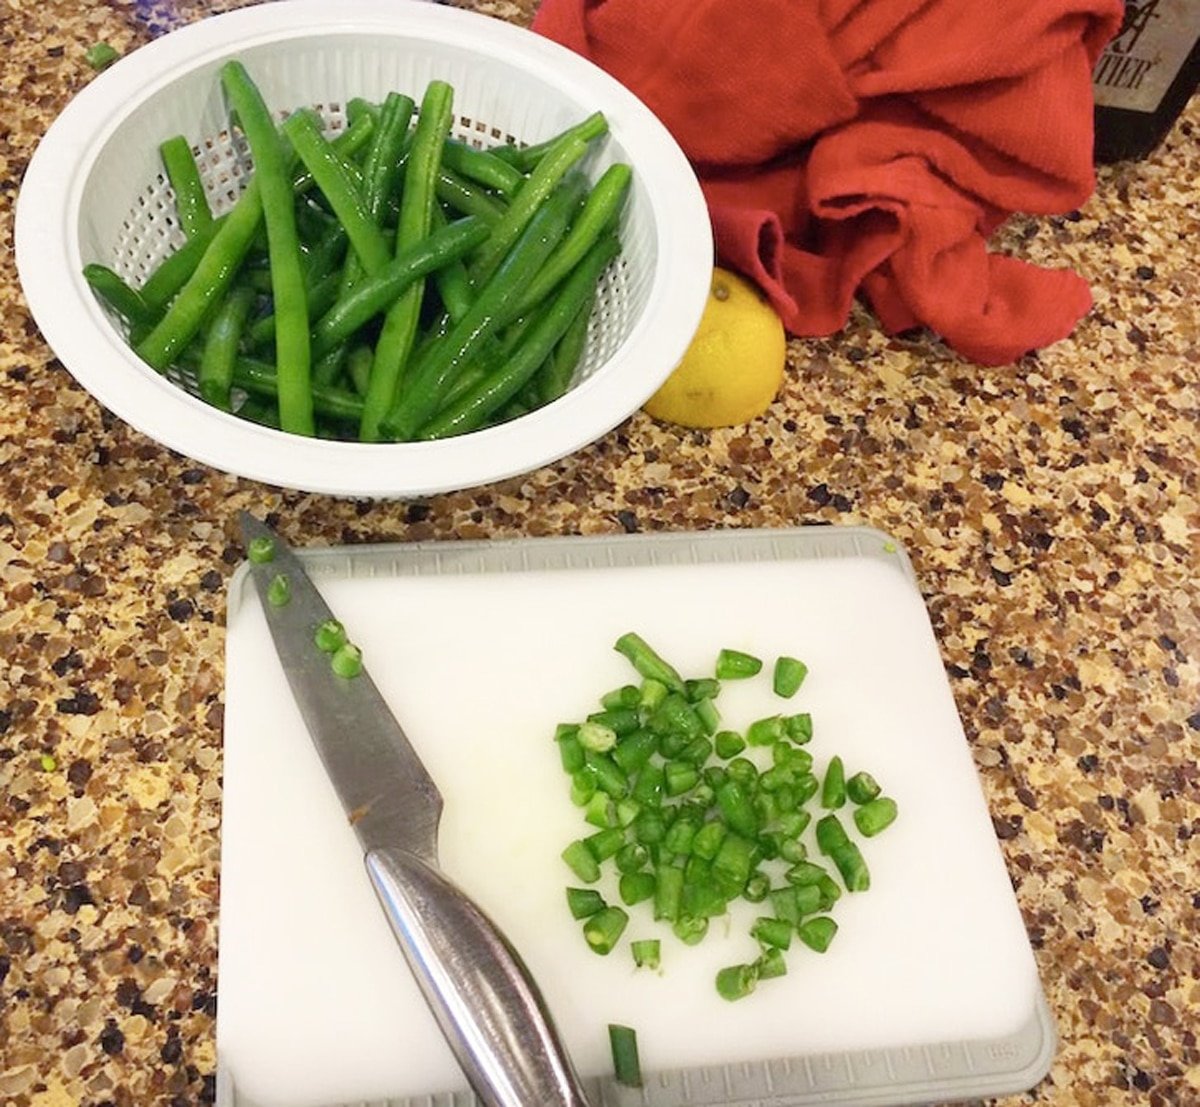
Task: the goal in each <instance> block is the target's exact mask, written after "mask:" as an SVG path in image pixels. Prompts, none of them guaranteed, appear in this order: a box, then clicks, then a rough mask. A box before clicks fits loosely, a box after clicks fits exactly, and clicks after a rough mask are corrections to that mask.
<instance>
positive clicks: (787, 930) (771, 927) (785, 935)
mask: <svg viewBox="0 0 1200 1107" xmlns="http://www.w3.org/2000/svg"><path fill="white" fill-rule="evenodd" d="M750 937H751V938H753V939H755V941H758V942H761V943H762V944H763V945H764V946H774V947H775V948H776V949H788V948H789V947H790V946H791V944H792V924H791V923H790V922H787V921H786V920H784V919H773V918H770V917H768V916H760V917H759V918H757V919H755V920H754V925H753V926H751V927H750Z"/></svg>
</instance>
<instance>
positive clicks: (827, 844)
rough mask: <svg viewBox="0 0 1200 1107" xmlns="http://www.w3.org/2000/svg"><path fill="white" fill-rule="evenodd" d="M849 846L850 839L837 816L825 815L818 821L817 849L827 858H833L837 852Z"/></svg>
mask: <svg viewBox="0 0 1200 1107" xmlns="http://www.w3.org/2000/svg"><path fill="white" fill-rule="evenodd" d="M848 845H850V838H849V836H848V835H847V834H846V829H845V827H843V826H842V824H841V822H839V820H838V817H837V816H836V815H825V816H823V817H822V818H820V819H818V820H817V848H818V849H819V850H820V851H821V852H822V853H823V854H825V856H826V857H832V856H833V854H834V853H835V852H836V851H837V850H839V849H842V848H843V847H845V846H848Z"/></svg>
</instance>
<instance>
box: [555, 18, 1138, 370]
mask: <svg viewBox="0 0 1200 1107" xmlns="http://www.w3.org/2000/svg"><path fill="white" fill-rule="evenodd" d="M1122 11H1123V5H1122V2H1121V0H1035V2H1028V0H1011V2H1009V0H748V2H742V3H730V2H729V0H543V2H542V4H541V7H540V8H539V10H538V12H537V15H536V17H535V19H534V23H533V29H534V30H535V31H537V32H539V33H541V34H543V35H545V36H547V37H549V38H551V39H554V40H556V41H558V42H560V43H562V44H564V45H566V46H568V47H570V48H571V49H572V50H575V51H576V52H578V53H580V54H582V55H584V56H585V57H588V58H590V59H591V60H592V61H594V62H595V63H596V64H598V65H599V66H600V67H601V68H603V69H605V70H607V71H608V72H609V73H611V74H612V75H613V76H614V77H616V78H617V79H618V80H619V81H621V82H622V83H623V84H624V85H626V86H627V87H628V88H630V89H631V90H632V91H633V92H634V93H636V94H637V95H638V96H639V97H640V98H641V99H642V100H643V101H644V102H645V103H646V104H647V105H648V106H649V107H650V109H651V110H652V111H654V112H655V114H657V115H658V117H659V118H660V119H661V120H662V121H663V123H664V124H665V125H666V127H667V128H668V130H670V131H671V133H672V134H673V135H674V136H675V138H676V140H677V141H678V142H679V144H680V146H681V147H682V148H683V150H684V153H685V154H687V156H688V158H689V159H690V160H691V162H692V164H693V165H694V166H695V168H696V171H697V175H698V176H699V178H700V182H701V186H702V187H703V189H704V193H705V196H706V198H707V200H708V205H709V212H710V214H711V217H712V223H713V230H714V233H715V237H716V243H717V253H718V259H719V260H720V262H721V264H723V265H726V266H728V267H730V268H733V269H736V270H739V271H741V272H742V273H744V274H745V275H746V276H748V277H750V278H751V279H753V280H754V281H756V282H757V283H758V284H759V286H760V287H761V288H762V289H763V291H764V292H765V293H766V295H767V296H768V297H769V299H770V301H771V303H772V304H773V305H774V306H775V308H776V310H777V311H778V312H779V314H780V316H781V317H782V319H783V322H784V325H785V326H786V328H787V329H788V330H789V331H790V332H791V333H793V334H796V335H802V336H818V335H829V334H833V333H835V332H837V331H838V330H840V329H841V328H842V327H843V326H844V325H845V323H846V320H847V317H848V315H849V313H850V310H851V307H852V304H853V301H854V297H855V296H856V295H862V296H863V297H864V298H865V299H866V300H867V301H868V302H869V304H870V306H871V308H872V309H873V310H874V312H875V314H876V316H877V317H878V319H879V321H880V323H881V324H882V326H883V327H884V329H885V330H887V331H889V332H892V333H895V332H898V331H903V330H907V329H910V328H913V327H918V326H924V327H928V328H930V329H931V330H933V331H934V332H936V333H937V334H938V335H940V336H941V337H942V339H943V340H944V341H945V342H946V343H948V344H949V345H950V346H951V347H953V348H954V349H955V350H956V351H958V352H959V353H960V354H962V355H963V356H964V357H966V358H969V359H971V360H974V361H976V362H979V363H982V364H989V365H1002V364H1006V363H1008V362H1011V361H1013V360H1015V359H1016V358H1018V357H1020V356H1021V355H1022V354H1024V353H1027V352H1028V351H1030V350H1033V349H1037V348H1039V347H1042V346H1045V345H1048V344H1049V343H1051V342H1055V341H1057V340H1058V339H1061V338H1064V337H1065V336H1067V335H1068V334H1070V332H1071V330H1072V329H1073V328H1074V326H1075V324H1076V323H1077V322H1078V321H1079V319H1080V318H1081V317H1082V316H1083V315H1085V314H1086V313H1087V311H1088V310H1089V309H1090V307H1091V304H1092V298H1091V293H1090V291H1089V289H1088V286H1087V283H1086V282H1085V281H1084V280H1083V279H1082V278H1081V277H1080V276H1078V275H1076V274H1075V273H1073V272H1070V271H1068V270H1066V269H1061V268H1053V269H1046V268H1039V267H1037V266H1034V265H1031V264H1029V263H1026V262H1023V261H1020V260H1017V259H1015V258H1011V257H1006V256H1001V255H998V254H995V253H991V252H989V250H988V248H987V239H988V237H989V236H990V235H991V233H992V232H993V231H994V230H995V229H996V228H997V227H998V226H999V225H1000V224H1001V223H1002V222H1004V220H1005V219H1006V218H1007V217H1008V216H1009V215H1010V214H1012V213H1014V212H1018V211H1020V212H1026V213H1030V214H1052V213H1057V212H1067V211H1070V210H1072V209H1073V208H1076V207H1078V206H1079V205H1080V204H1082V203H1083V201H1084V200H1085V199H1086V198H1087V197H1088V196H1089V195H1090V193H1091V191H1092V189H1093V187H1094V184H1095V178H1094V170H1093V163H1092V113H1093V100H1092V85H1091V70H1092V66H1093V64H1094V62H1095V60H1096V58H1097V57H1098V56H1099V54H1100V51H1101V50H1102V48H1103V46H1104V44H1105V43H1106V42H1107V41H1108V39H1109V38H1111V37H1112V35H1113V34H1114V33H1115V32H1116V31H1117V30H1118V28H1119V26H1120V22H1121V16H1122Z"/></svg>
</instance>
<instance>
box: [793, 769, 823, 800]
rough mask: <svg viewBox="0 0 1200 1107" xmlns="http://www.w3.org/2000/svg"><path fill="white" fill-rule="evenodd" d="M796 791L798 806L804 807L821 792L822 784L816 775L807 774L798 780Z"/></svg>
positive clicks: (795, 786)
mask: <svg viewBox="0 0 1200 1107" xmlns="http://www.w3.org/2000/svg"><path fill="white" fill-rule="evenodd" d="M793 787H794V788H795V791H796V804H797V806H799V807H803V806H804V804H806V803H808V801H809V800H810V799H812V798H813V796H815V795H816V794H817V793H818V792H819V791H820V790H821V782H820V781H819V780H817V777H816V774H815V773H805V774H804V775H803V776H800V777H797V778H796V783H795V784H794V785H793Z"/></svg>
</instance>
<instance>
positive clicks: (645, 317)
mask: <svg viewBox="0 0 1200 1107" xmlns="http://www.w3.org/2000/svg"><path fill="white" fill-rule="evenodd" d="M364 32H367V33H370V34H374V35H378V34H385V35H394V36H396V37H400V38H424V39H429V40H432V41H436V42H440V43H447V44H453V45H458V46H463V47H467V48H479V49H484V50H486V51H487V52H488V53H489V54H490V55H491V56H493V57H495V58H498V59H500V60H503V61H506V62H509V63H510V64H513V65H517V66H522V67H525V66H532V67H533V69H534V71H535V72H539V73H546V72H547V71H549V72H550V73H552V74H553V80H554V81H555V82H556V83H557V84H559V85H561V86H562V87H564V88H565V89H567V90H568V91H570V92H571V93H572V94H573V95H576V96H577V97H579V98H580V99H581V100H582V102H585V103H586V102H593V103H595V104H596V105H597V106H599V107H602V109H603V110H604V112H605V114H606V116H607V117H608V119H609V124H610V127H611V129H612V133H613V134H614V135H619V138H620V142H621V144H622V146H623V147H624V149H625V151H626V155H627V156H628V160H629V161H630V162H631V163H632V165H633V167H634V172H635V173H637V172H638V169H639V165H641V166H649V165H653V166H654V170H655V171H654V172H653V173H643V174H641V184H642V186H643V187H644V188H645V190H646V194H647V197H648V199H649V202H650V203H651V205H652V207H653V210H654V218H655V221H656V228H657V231H658V240H657V247H658V257H657V262H656V266H657V271H656V273H655V276H654V279H653V280H652V282H651V296H650V299H649V301H648V302H647V304H646V306H645V308H644V310H643V312H642V315H641V318H640V319H639V320H638V322H637V323H636V324H635V326H634V328H633V330H632V331H631V333H630V334H629V335H628V336H627V338H626V339H625V341H624V342H623V343H622V344H621V346H620V347H619V348H618V349H617V350H616V351H615V353H614V354H613V356H612V358H610V359H609V361H608V362H607V363H606V365H605V368H604V372H603V373H598V374H596V375H593V376H592V377H590V378H589V379H587V380H585V381H583V382H582V383H581V384H580V385H579V386H577V387H576V388H574V389H572V390H571V391H570V392H568V393H567V394H566V395H565V396H563V397H561V398H560V399H558V400H557V401H555V402H554V403H553V404H550V405H548V406H547V407H544V408H541V409H539V410H536V411H534V412H531V413H529V414H528V415H525V416H523V417H521V418H520V419H516V420H513V421H511V422H509V423H505V424H501V425H499V426H496V427H492V428H488V429H486V430H482V431H477V432H474V433H472V434H469V435H463V436H460V437H456V438H450V439H446V440H443V441H438V442H422V443H387V444H371V443H355V442H333V441H328V440H323V439H315V438H303V437H300V436H296V435H288V434H284V433H282V432H280V431H276V430H272V429H269V428H265V427H261V426H258V425H256V424H254V423H251V422H249V421H246V420H242V419H238V418H236V417H235V416H231V415H228V414H226V413H224V412H221V411H218V410H217V409H215V408H212V407H209V406H208V405H206V404H204V403H203V402H202V401H200V400H198V399H196V398H194V397H192V396H190V395H189V394H188V393H187V392H185V391H184V390H183V389H182V388H179V387H178V386H176V385H174V384H173V383H172V382H170V381H169V380H167V379H166V378H164V377H162V376H160V375H158V374H156V373H154V372H153V371H152V370H150V369H149V367H148V366H146V365H145V364H144V363H143V362H142V361H141V360H140V359H139V358H138V357H137V356H136V355H135V354H134V353H133V351H132V350H131V349H129V347H128V346H127V345H125V343H124V342H122V341H121V340H120V338H119V336H117V335H116V334H115V332H114V331H113V330H112V327H111V325H109V324H108V322H107V320H106V318H105V316H104V314H103V312H102V310H101V309H100V307H99V305H98V303H97V301H96V299H95V296H94V295H93V294H92V292H91V290H90V288H89V287H88V285H87V283H86V281H84V279H83V277H82V274H81V270H82V266H83V264H84V259H82V258H81V257H80V256H79V247H78V243H77V242H76V239H75V228H76V227H77V226H78V224H79V216H80V205H81V202H82V182H83V181H84V180H85V179H86V177H87V170H86V169H83V170H81V164H82V163H81V157H80V155H81V151H82V152H84V153H85V154H86V156H87V157H88V160H89V163H90V160H91V158H92V157H94V155H95V152H96V151H97V150H98V149H99V147H100V145H101V144H102V141H103V137H104V135H105V134H106V133H108V132H110V131H111V129H112V127H115V126H116V125H117V124H118V123H119V122H120V120H121V119H123V118H124V117H125V116H126V115H127V114H128V111H129V110H130V109H131V108H132V107H134V106H136V104H137V103H139V102H140V101H141V99H142V98H143V97H144V95H145V93H146V91H147V89H148V87H154V86H158V85H159V84H161V83H163V82H166V81H169V80H174V79H175V78H176V77H178V76H180V75H181V74H182V72H184V71H186V70H189V69H192V68H195V67H196V66H198V65H202V64H204V63H205V62H206V61H208V60H211V59H212V58H214V57H217V56H221V55H224V54H232V53H234V52H235V51H243V50H248V49H250V48H253V47H256V46H261V45H264V44H268V43H270V42H273V41H283V40H286V39H289V38H305V37H310V36H312V35H314V34H321V35H335V34H362V33H364ZM15 243H16V251H15V253H16V263H17V271H18V276H19V278H20V282H21V286H22V289H23V291H24V294H25V297H26V301H27V303H28V305H29V308H30V311H31V313H32V315H33V318H34V320H35V321H36V323H37V325H38V327H39V328H40V330H41V331H42V334H43V336H44V337H45V339H46V341H47V342H48V344H49V345H50V347H51V349H52V350H53V351H54V352H55V354H56V356H57V357H58V358H59V359H60V361H61V362H62V363H63V365H64V366H66V368H67V369H68V371H69V372H70V373H71V374H72V376H73V377H75V379H76V380H77V381H78V382H79V383H80V384H81V385H82V386H83V387H84V388H85V389H86V390H87V391H88V392H89V393H91V394H92V396H94V397H95V398H96V399H97V400H98V401H99V402H100V403H101V404H102V405H104V406H105V407H106V408H108V409H109V410H110V411H111V412H112V413H113V414H115V415H117V416H118V417H119V418H121V419H122V420H123V421H124V422H126V423H128V424H129V425H130V426H132V427H134V428H135V429H137V430H139V431H141V432H142V433H144V434H146V435H147V436H148V437H151V438H153V439H155V440H156V441H158V442H159V443H161V444H162V445H164V446H166V447H168V448H169V449H172V450H175V451H177V452H178V453H180V454H182V455H184V456H186V457H188V458H191V459H193V460H195V461H198V462H201V463H203V464H207V465H211V466H212V467H214V468H216V469H219V470H221V471H224V472H228V473H232V474H234V475H237V476H242V477H246V478H249V479H253V480H258V481H262V482H264V483H267V484H271V485H275V486H280V487H284V488H291V489H296V490H300V491H306V492H315V493H325V494H330V495H336V496H346V497H356V498H364V499H370V498H410V497H416V496H422V495H431V494H435V493H439V492H448V491H455V490H463V489H468V488H473V487H477V486H479V485H483V484H488V483H491V482H493V481H497V480H502V479H505V478H508V477H512V476H516V475H520V474H524V473H528V472H531V471H533V470H535V469H537V468H539V467H541V466H543V465H548V464H550V463H552V462H554V461H557V460H559V459H560V458H562V457H564V456H566V455H568V454H571V453H573V452H575V451H576V450H579V449H582V448H583V447H585V446H587V445H589V444H591V443H592V442H594V441H596V440H597V439H598V438H600V437H602V436H603V435H604V434H607V433H608V432H609V431H610V430H612V429H613V428H614V427H615V426H617V425H618V424H620V423H621V422H623V421H624V420H625V419H626V418H628V417H629V416H630V415H631V414H632V413H633V412H634V411H636V410H637V408H639V407H640V406H641V404H643V403H644V402H645V401H646V400H647V399H648V398H649V397H650V396H651V395H652V394H653V392H654V391H655V390H656V389H657V388H658V386H659V385H660V384H661V383H662V381H663V380H664V379H665V378H666V376H667V375H668V374H669V372H670V371H671V369H673V368H674V366H675V365H677V364H678V362H679V360H680V358H681V357H682V356H683V353H684V350H685V349H686V347H687V344H688V342H689V341H690V340H691V337H692V335H693V334H694V332H695V328H696V326H697V324H698V323H699V319H700V315H701V313H702V311H703V308H704V303H705V300H706V297H707V292H708V286H709V282H710V277H711V272H712V264H713V244H712V232H711V227H710V223H709V217H708V210H707V206H706V204H705V200H704V196H703V193H702V192H701V190H700V186H699V182H698V181H697V180H696V177H695V174H694V172H693V170H692V168H691V166H690V164H689V163H688V161H687V159H686V157H685V156H684V154H683V152H682V151H681V150H680V148H679V146H678V144H677V143H676V142H675V140H674V138H673V137H672V136H671V134H670V132H669V131H668V130H667V129H666V127H665V126H664V125H663V124H662V123H661V122H660V121H659V119H658V118H657V117H656V116H655V115H654V114H653V113H652V112H651V111H650V110H649V108H647V107H646V106H645V104H643V103H642V101H641V100H639V99H638V98H637V97H636V96H635V95H634V94H633V93H632V92H630V91H629V90H628V89H627V88H625V86H623V85H622V84H620V83H619V82H618V81H617V80H615V79H614V78H613V77H611V76H610V75H609V74H607V73H605V72H604V71H603V70H601V69H600V68H599V67H598V66H596V65H594V64H593V63H591V62H590V61H588V60H587V59H585V58H583V57H581V56H580V55H578V54H575V53H574V52H573V51H570V50H568V49H566V48H565V47H563V46H560V45H559V44H557V43H555V42H552V41H551V40H549V39H546V38H544V37H542V36H540V35H537V34H535V33H532V32H530V31H527V30H525V29H524V28H521V27H519V26H516V25H514V24H510V23H506V22H504V21H502V20H499V19H496V18H493V17H489V16H484V15H480V14H478V13H473V12H468V11H463V10H460V9H455V8H448V7H443V6H440V5H437V4H432V3H428V2H425V0H339V2H338V3H336V4H330V2H329V0H270V2H268V3H264V4H260V5H257V6H254V7H250V8H243V9H239V10H236V11H232V12H227V13H223V14H220V15H214V16H210V17H207V18H205V19H202V20H200V21H199V22H197V23H193V24H190V25H188V26H185V27H182V28H180V29H179V30H176V31H173V32H171V33H169V34H167V35H164V36H163V37H162V38H159V39H156V40H154V41H152V42H150V43H148V44H147V45H145V46H143V47H141V48H140V49H138V50H136V51H134V52H133V53H131V54H129V55H128V56H127V57H125V58H123V59H121V60H120V61H118V62H117V63H116V64H115V65H113V66H112V67H111V68H110V69H108V70H106V71H105V72H103V73H101V74H99V75H98V76H96V77H95V78H94V79H93V80H92V81H91V82H90V83H89V84H88V85H87V86H86V87H85V88H83V89H82V90H81V91H80V92H79V93H78V94H77V95H76V96H75V97H74V99H72V100H71V102H70V103H69V104H68V105H67V106H66V108H65V109H64V110H63V111H62V113H61V114H60V115H59V116H58V118H57V119H56V120H55V121H54V122H53V123H52V124H51V126H50V128H49V129H48V130H47V132H46V134H45V136H44V137H43V139H42V141H41V142H40V144H39V145H38V147H37V149H36V150H35V152H34V155H33V157H32V158H31V160H30V163H29V166H28V169H27V170H26V173H25V177H24V180H23V182H22V186H21V191H20V193H19V195H18V199H17V210H16V220H15Z"/></svg>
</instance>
